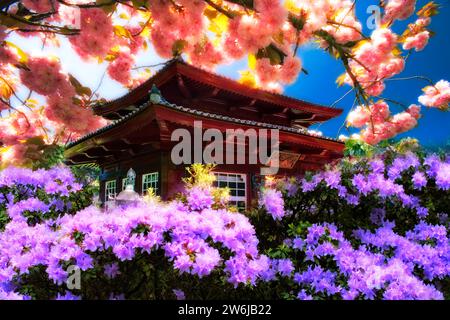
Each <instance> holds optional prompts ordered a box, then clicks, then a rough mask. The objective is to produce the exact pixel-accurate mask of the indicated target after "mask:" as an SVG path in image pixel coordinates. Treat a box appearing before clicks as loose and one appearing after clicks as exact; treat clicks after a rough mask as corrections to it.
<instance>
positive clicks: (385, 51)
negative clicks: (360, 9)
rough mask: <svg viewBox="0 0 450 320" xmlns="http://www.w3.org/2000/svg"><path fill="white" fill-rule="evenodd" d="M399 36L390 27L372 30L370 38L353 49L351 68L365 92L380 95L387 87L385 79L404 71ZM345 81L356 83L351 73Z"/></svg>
mask: <svg viewBox="0 0 450 320" xmlns="http://www.w3.org/2000/svg"><path fill="white" fill-rule="evenodd" d="M397 41H398V36H397V35H396V34H395V33H394V32H392V30H390V29H388V28H378V29H376V30H375V31H373V32H372V35H371V36H370V40H366V41H361V42H360V43H359V44H358V45H357V46H356V47H354V48H353V49H352V50H353V56H354V58H353V59H352V60H351V61H350V68H351V71H352V73H353V75H354V76H355V78H356V80H357V81H358V82H359V84H360V85H361V86H362V87H363V88H364V89H365V92H366V93H367V94H368V95H371V96H379V95H380V94H381V93H382V92H383V91H384V88H385V85H384V80H385V79H388V78H391V77H393V76H394V75H396V74H399V73H400V72H402V71H403V68H404V67H405V61H404V59H403V58H402V57H401V56H399V55H398V54H397V53H396V48H397ZM344 81H345V82H346V83H348V84H350V85H352V86H354V85H356V83H354V79H353V78H352V77H351V75H350V74H349V73H347V74H346V76H345V79H344Z"/></svg>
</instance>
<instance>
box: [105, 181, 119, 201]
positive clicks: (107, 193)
mask: <svg viewBox="0 0 450 320" xmlns="http://www.w3.org/2000/svg"><path fill="white" fill-rule="evenodd" d="M110 185H114V187H111V186H110ZM110 195H112V196H113V197H112V199H114V198H115V197H116V195H117V181H116V180H108V181H106V182H105V201H109V200H111V199H110V197H109V196H110Z"/></svg>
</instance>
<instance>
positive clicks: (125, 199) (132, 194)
mask: <svg viewBox="0 0 450 320" xmlns="http://www.w3.org/2000/svg"><path fill="white" fill-rule="evenodd" d="M135 181H136V172H134V170H133V169H132V168H130V170H128V172H127V180H126V186H125V190H123V191H122V192H120V193H119V194H118V195H117V197H116V198H115V202H116V205H118V206H129V205H133V204H137V203H139V202H140V201H141V200H142V199H141V196H140V195H139V193H137V192H136V191H134V183H135Z"/></svg>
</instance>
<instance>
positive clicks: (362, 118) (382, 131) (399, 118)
mask: <svg viewBox="0 0 450 320" xmlns="http://www.w3.org/2000/svg"><path fill="white" fill-rule="evenodd" d="M419 118H420V106H419V105H415V104H412V105H410V106H409V107H408V109H407V110H405V111H402V112H399V113H397V114H395V115H393V116H391V112H390V110H389V105H388V104H387V103H386V102H385V101H382V100H381V101H378V102H376V103H374V104H371V105H370V106H368V107H365V106H357V107H356V108H355V109H354V110H352V111H350V112H349V114H348V116H347V124H348V125H349V126H353V127H356V128H361V127H364V129H363V130H362V131H361V132H360V134H359V137H360V139H361V140H363V141H364V142H366V143H368V144H371V145H375V144H377V143H379V142H380V141H382V140H386V139H390V138H392V137H394V136H396V135H397V134H400V133H403V132H406V131H408V130H411V129H412V128H414V127H415V126H417V120H418V119H419Z"/></svg>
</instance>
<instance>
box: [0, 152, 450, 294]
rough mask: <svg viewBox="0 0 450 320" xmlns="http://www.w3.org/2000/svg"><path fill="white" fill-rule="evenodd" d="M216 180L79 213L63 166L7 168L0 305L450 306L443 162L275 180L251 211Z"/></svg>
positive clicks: (350, 161) (393, 156)
mask: <svg viewBox="0 0 450 320" xmlns="http://www.w3.org/2000/svg"><path fill="white" fill-rule="evenodd" d="M209 170H210V168H207V167H206V168H204V167H201V166H199V165H195V166H194V167H193V168H191V170H190V172H191V174H193V177H191V178H190V179H186V188H185V192H184V194H182V195H180V196H179V197H178V200H174V201H172V202H168V203H165V202H162V201H161V200H160V199H158V198H157V197H155V196H147V197H145V198H144V199H143V200H142V201H140V202H136V203H132V204H128V205H121V206H118V207H115V208H110V209H107V210H105V209H99V208H97V207H96V206H89V207H87V208H84V209H81V210H79V211H78V212H76V213H75V214H74V213H73V210H71V209H70V208H71V206H67V203H68V201H65V199H68V197H72V199H74V198H75V196H76V194H77V193H80V191H79V190H80V188H81V185H78V184H77V183H76V182H75V180H74V178H73V176H72V175H71V174H70V172H69V171H68V170H67V169H64V168H63V167H58V168H55V169H51V170H48V171H45V170H37V171H31V170H29V169H15V168H10V169H6V170H3V171H2V172H1V173H0V184H1V186H2V194H3V197H2V198H1V203H2V208H3V209H2V210H3V212H4V214H5V216H6V217H7V220H5V222H4V224H5V225H4V228H3V230H2V231H1V232H0V253H1V254H0V298H1V299H175V298H177V299H183V298H187V299H194V298H195V299H214V298H235V299H236V298H237V299H249V298H253V299H444V298H450V296H449V294H450V277H449V276H450V250H449V249H450V248H449V238H448V228H449V220H448V208H449V205H450V197H449V189H450V157H449V156H448V155H441V156H439V155H435V154H431V155H424V154H421V153H419V154H417V153H413V152H411V151H409V152H406V153H402V154H399V153H398V152H394V151H392V150H389V151H386V152H384V153H382V154H377V155H376V156H374V157H372V158H369V159H367V158H352V157H347V158H345V159H344V160H342V162H340V163H338V164H334V165H333V166H330V167H329V168H328V169H327V170H324V171H322V172H318V173H314V174H307V175H306V176H304V177H303V178H301V179H296V178H292V179H287V180H286V179H282V180H277V179H268V180H267V183H266V184H265V186H264V187H263V188H262V189H261V196H260V202H259V205H260V208H259V209H255V210H253V211H252V212H249V213H248V214H242V213H238V212H236V211H235V210H233V208H231V207H229V205H228V204H227V197H226V196H224V191H223V190H220V189H215V188H213V187H211V182H212V181H213V179H214V176H213V175H211V174H210V173H208V171H209ZM62 182H66V183H62ZM67 182H70V184H68V183H67ZM68 185H71V186H72V187H71V188H67V186H68ZM44 190H45V194H48V198H43V197H42V196H41V194H42V193H41V192H42V191H44ZM19 194H20V195H21V196H20V198H19V196H18V195H19ZM52 195H60V199H61V200H62V201H61V203H60V204H56V203H55V202H54V200H53V198H52ZM72 202H73V203H76V201H72ZM74 268H75V269H76V270H79V272H80V277H81V279H80V286H79V287H75V288H70V287H69V284H70V283H71V281H72V280H71V278H70V277H71V276H72V275H73V274H72V273H73V270H74Z"/></svg>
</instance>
